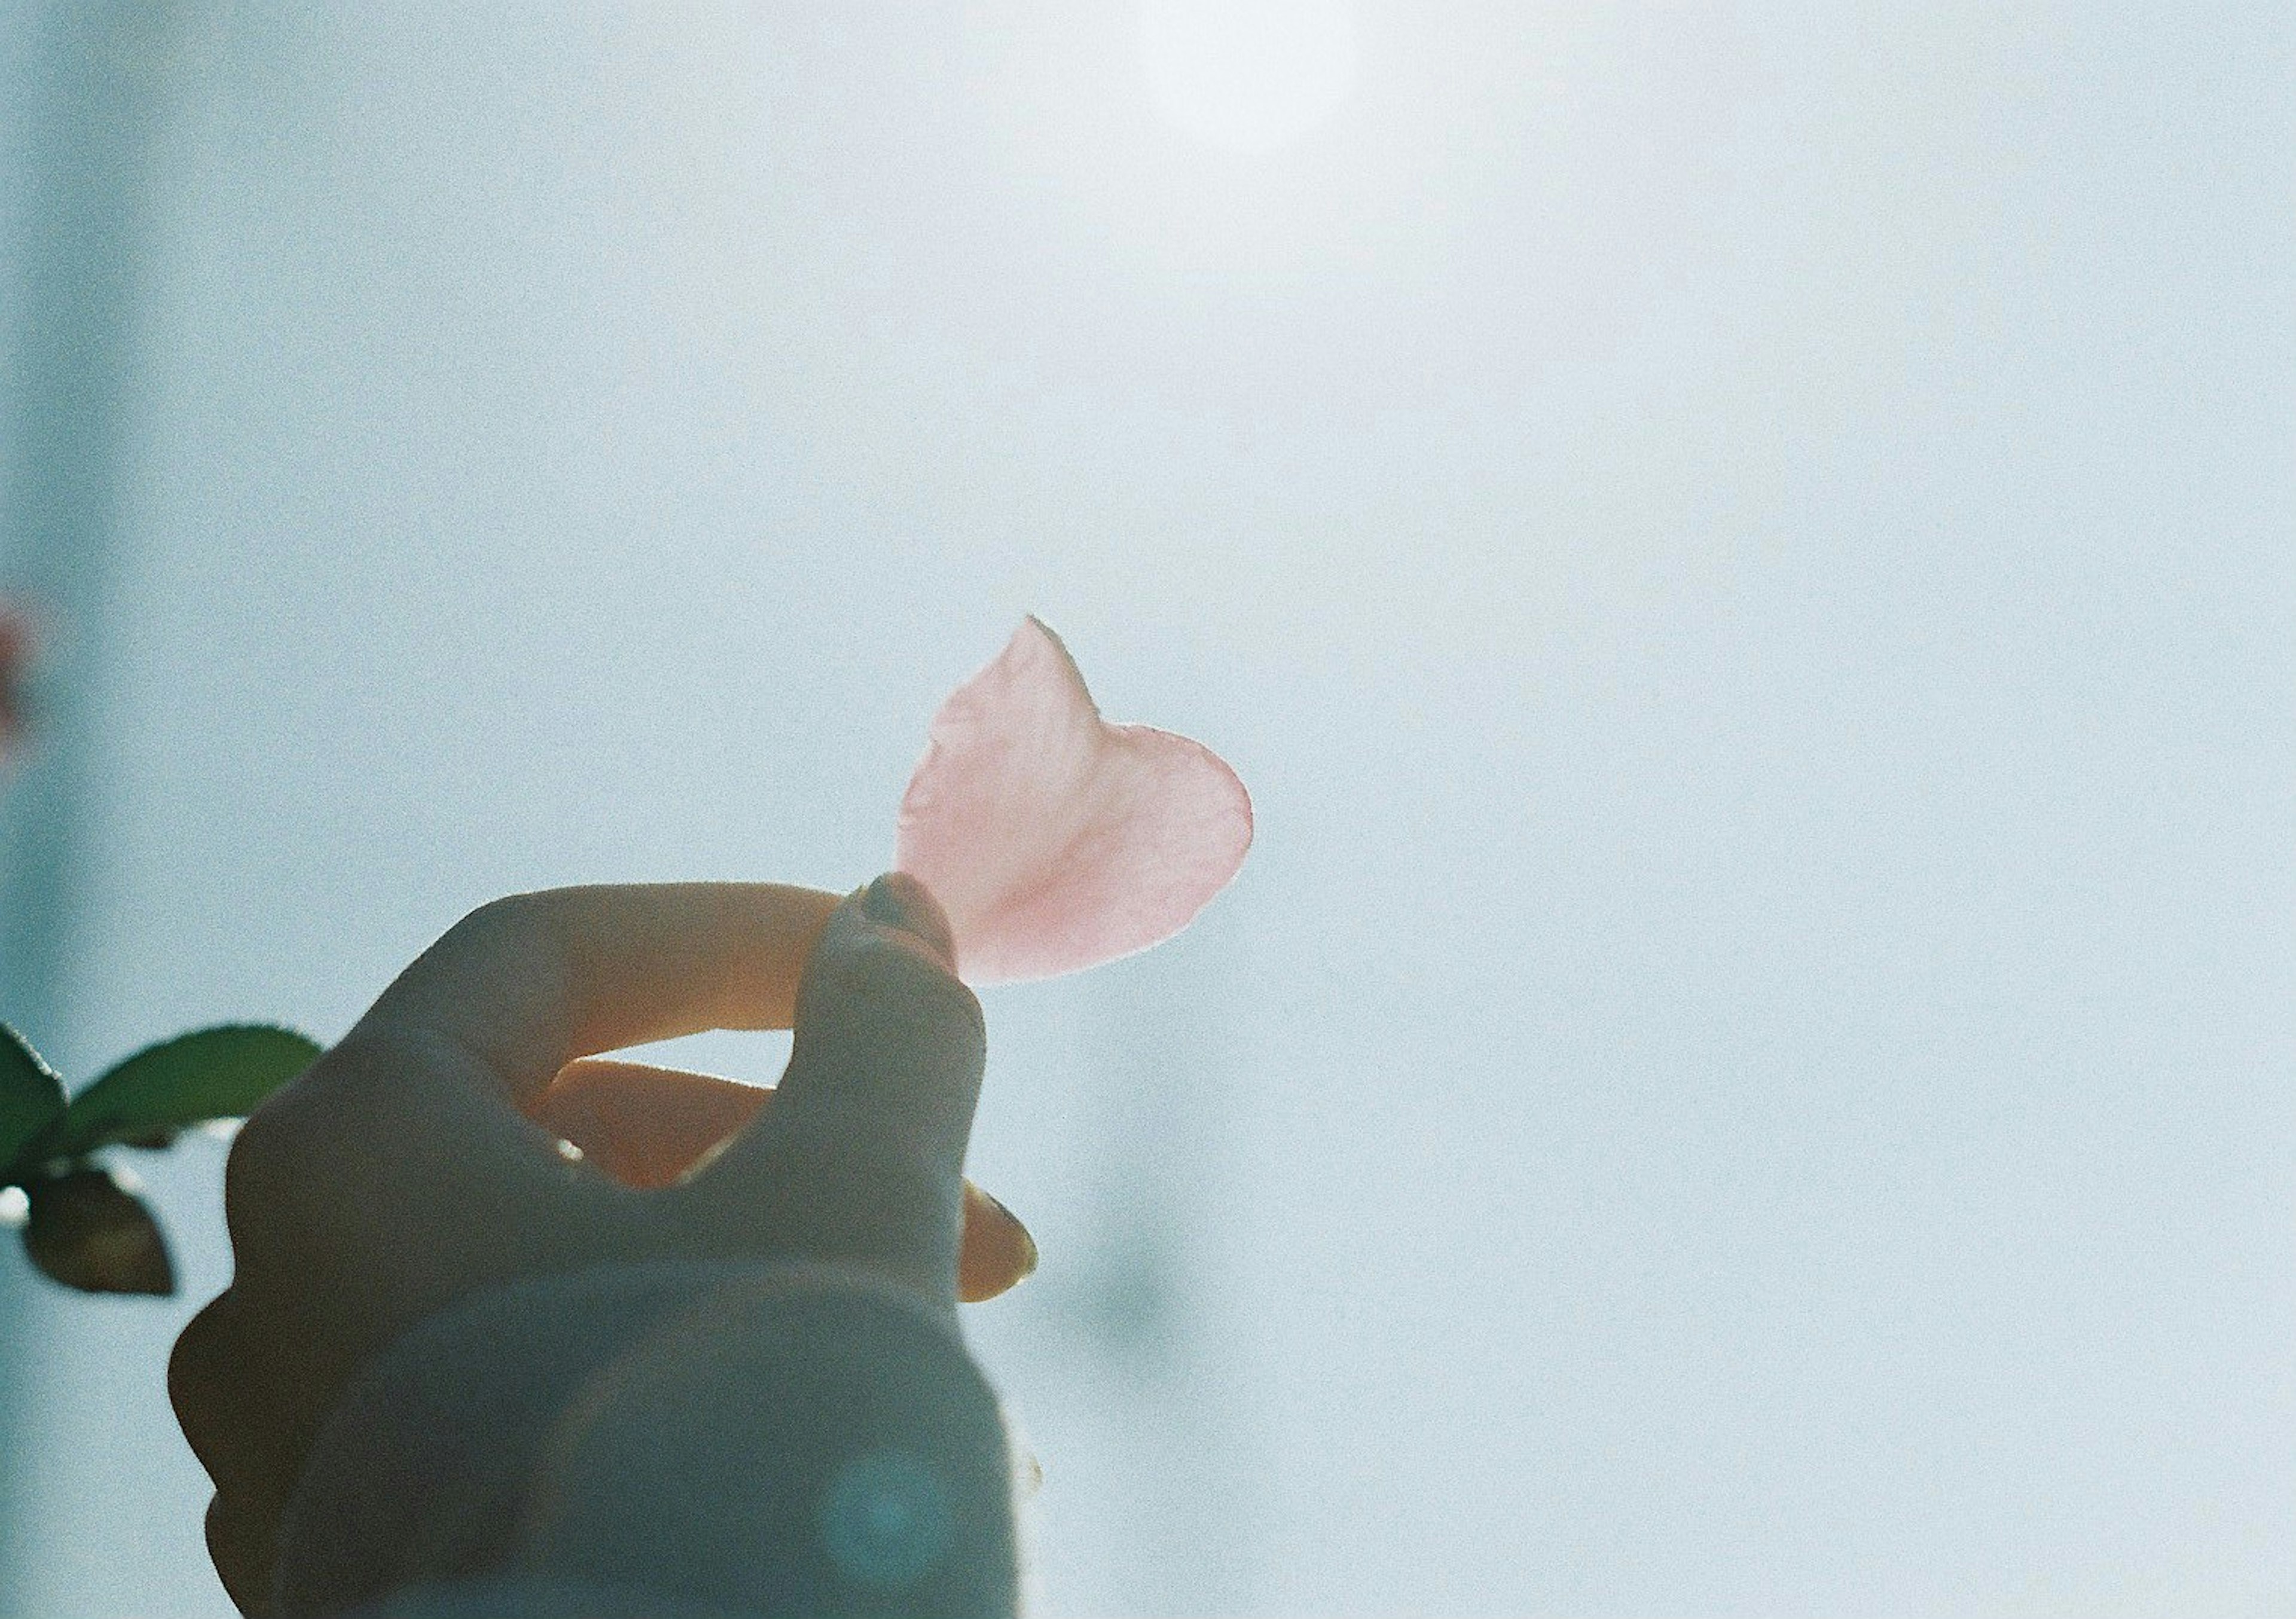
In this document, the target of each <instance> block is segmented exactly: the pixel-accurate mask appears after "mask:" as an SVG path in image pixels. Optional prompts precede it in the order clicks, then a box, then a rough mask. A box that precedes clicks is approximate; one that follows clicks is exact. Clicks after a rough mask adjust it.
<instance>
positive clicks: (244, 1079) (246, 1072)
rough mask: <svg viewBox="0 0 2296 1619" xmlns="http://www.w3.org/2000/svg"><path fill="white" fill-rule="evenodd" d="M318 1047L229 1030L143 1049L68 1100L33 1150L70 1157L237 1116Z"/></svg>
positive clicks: (250, 1028)
mask: <svg viewBox="0 0 2296 1619" xmlns="http://www.w3.org/2000/svg"><path fill="white" fill-rule="evenodd" d="M318 1054H319V1047H318V1046H317V1045H316V1043H314V1042H312V1041H310V1040H307V1039H306V1038H305V1037H304V1036H302V1035H300V1034H297V1033H295V1032H294V1031H293V1030H292V1029H282V1028H273V1027H270V1026H266V1025H261V1024H231V1025H227V1026H225V1027H222V1028H214V1029H201V1030H200V1031H199V1032H198V1033H196V1034H180V1035H177V1036H176V1038H175V1039H173V1040H168V1041H163V1042H161V1043H160V1044H158V1045H155V1046H146V1047H145V1048H144V1049H143V1050H142V1051H138V1052H136V1053H135V1056H133V1057H131V1058H129V1059H127V1061H125V1062H123V1063H121V1064H120V1065H119V1067H116V1068H114V1069H112V1070H111V1072H110V1073H108V1074H106V1075H104V1076H103V1077H102V1078H101V1079H99V1080H97V1081H96V1082H95V1083H94V1084H92V1085H90V1086H89V1087H88V1088H87V1089H86V1090H85V1091H83V1092H80V1093H79V1094H78V1096H76V1097H74V1098H73V1099H72V1101H71V1106H70V1108H69V1109H68V1110H67V1111H66V1112H65V1114H64V1116H63V1121H62V1123H61V1124H60V1125H58V1126H57V1127H56V1128H55V1129H54V1130H53V1132H50V1134H49V1136H48V1138H47V1139H46V1140H45V1141H42V1142H41V1143H40V1146H41V1147H42V1148H43V1149H45V1150H46V1151H47V1152H48V1153H49V1154H50V1155H52V1156H53V1157H80V1156H82V1155H84V1154H86V1153H90V1152H93V1151H94V1150H95V1149H97V1148H99V1147H109V1146H111V1145H112V1144H113V1143H114V1142H117V1141H129V1140H140V1139H144V1138H159V1137H164V1136H165V1135H167V1134H168V1132H171V1131H176V1130H182V1129H184V1128H185V1127H187V1126H189V1125H193V1124H204V1123H205V1122H206V1121H208V1120H209V1119H218V1118H239V1117H241V1116H244V1115H246V1114H249V1113H252V1112H253V1111H254V1110H255V1108H256V1105H257V1104H258V1103H259V1102H260V1101H262V1100H263V1099H264V1098H265V1097H266V1096H268V1095H270V1094H271V1093H272V1092H274V1091H276V1090H277V1089H278V1088H279V1087H280V1086H282V1085H283V1084H285V1083H287V1082H288V1081H289V1080H291V1079H292V1078H294V1077H295V1075H298V1074H300V1073H301V1072H302V1071H303V1070H304V1069H306V1068H307V1067H310V1066H311V1063H312V1060H313V1059H315V1058H316V1057H317V1056H318Z"/></svg>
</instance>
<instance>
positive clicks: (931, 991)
mask: <svg viewBox="0 0 2296 1619" xmlns="http://www.w3.org/2000/svg"><path fill="white" fill-rule="evenodd" d="M947 941H948V931H947V922H946V921H945V920H944V919H943V918H942V916H941V914H940V908H939V906H938V905H937V904H934V903H933V900H932V897H931V895H929V894H927V893H926V892H925V889H924V887H923V885H922V884H921V883H918V882H917V881H916V880H915V879H913V878H907V877H903V876H899V875H898V874H895V875H890V876H886V877H881V878H879V879H877V880H876V881H875V882H874V883H872V884H871V885H870V886H869V887H867V888H866V889H865V890H864V891H863V892H862V893H861V894H858V895H854V896H853V897H852V898H850V899H849V900H847V901H846V902H845V903H844V904H841V905H840V906H839V907H838V909H837V912H836V913H835V915H834V916H832V918H831V920H830V922H829V925H828V927H827V928H825V929H824V931H823V933H822V935H821V938H820V942H819V943H818V944H817V945H816V947H815V950H814V955H813V961H812V963H811V964H810V966H808V969H807V970H806V974H805V978H804V982H803V983H802V985H800V987H799V995H798V1005H797V1032H796V1037H795V1039H794V1041H793V1043H792V1044H791V1054H790V1065H789V1070H788V1072H787V1074H786V1075H784V1076H783V1081H782V1084H781V1089H780V1091H779V1092H778V1094H777V1096H776V1099H775V1104H774V1108H773V1111H772V1113H771V1114H770V1115H769V1116H767V1118H766V1119H764V1120H762V1121H760V1122H759V1123H758V1124H755V1125H753V1126H752V1127H751V1128H750V1129H749V1130H747V1131H745V1132H743V1133H742V1135H741V1136H740V1137H739V1138H737V1139H736V1140H735V1141H734V1143H733V1144H732V1145H731V1146H730V1147H728V1148H727V1149H726V1150H725V1152H723V1153H722V1154H721V1155H719V1157H717V1159H716V1161H715V1162H713V1163H712V1164H710V1165H708V1166H706V1167H705V1168H704V1169H702V1170H701V1173H698V1174H697V1175H696V1176H695V1177H694V1178H693V1181H692V1182H690V1183H689V1185H688V1187H687V1189H686V1190H688V1191H689V1192H691V1193H692V1194H693V1196H694V1198H695V1200H697V1201H698V1202H701V1203H704V1204H707V1205H709V1206H714V1207H715V1208H716V1209H717V1210H718V1211H719V1212H720V1213H721V1214H723V1215H724V1216H725V1217H726V1218H727V1219H728V1221H729V1222H732V1224H731V1226H730V1227H729V1229H732V1230H735V1231H738V1230H740V1229H741V1228H742V1224H743V1222H744V1221H745V1220H746V1222H748V1227H749V1230H750V1232H751V1234H752V1235H753V1236H755V1237H757V1238H759V1239H765V1240H767V1241H771V1242H773V1243H775V1244H776V1245H785V1246H786V1247H790V1248H792V1249H794V1250H796V1251H798V1252H799V1253H807V1254H811V1255H817V1256H820V1257H824V1258H832V1259H842V1260H852V1261H855V1262H858V1263H866V1264H869V1265H872V1266H873V1267H875V1268H878V1269H880V1270H881V1271H884V1272H886V1273H887V1274H889V1275H891V1276H894V1277H896V1278H898V1279H899V1280H903V1281H905V1282H906V1283H908V1284H910V1285H912V1286H914V1287H916V1288H918V1289H919V1290H920V1291H921V1292H922V1293H924V1294H925V1295H926V1296H928V1297H931V1298H934V1299H937V1300H938V1299H943V1298H946V1299H949V1300H954V1298H955V1289H956V1259H957V1252H958V1239H959V1231H960V1219H961V1215H962V1211H963V1204H962V1196H961V1190H960V1189H961V1187H962V1183H963V1176H962V1171H963V1168H964V1149H965V1143H966V1140H967V1138H968V1137H969V1136H970V1134H971V1132H972V1111H973V1105H974V1103H975V1102H976V1101H977V1100H978V1099H979V1097H980V1075H981V1068H982V1065H983V1062H984V1060H985V1059H986V1035H985V1031H984V1027H983V1025H982V1021H981V1016H980V1002H978V1001H976V1000H975V999H974V998H973V996H972V992H971V991H970V990H968V989H966V988H965V987H964V985H963V984H961V983H959V982H958V981H957V978H956V976H955V971H954V969H953V962H952V960H951V957H950V954H949V949H948V943H947Z"/></svg>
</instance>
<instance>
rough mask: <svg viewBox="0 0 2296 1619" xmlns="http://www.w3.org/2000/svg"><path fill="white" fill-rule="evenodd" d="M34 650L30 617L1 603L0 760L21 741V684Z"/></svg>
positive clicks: (22, 707)
mask: <svg viewBox="0 0 2296 1619" xmlns="http://www.w3.org/2000/svg"><path fill="white" fill-rule="evenodd" d="M34 650H35V644H34V641H33V636H32V622H31V620H30V619H29V617H26V616H25V614H24V612H23V611H22V609H19V608H16V607H12V606H10V605H9V604H7V603H5V602H0V762H5V761H6V760H8V759H10V758H12V757H13V756H14V755H15V752H16V748H17V745H18V744H19V743H21V741H22V740H23V737H24V683H25V677H26V675H27V674H28V672H29V670H30V668H31V666H32V654H33V652H34Z"/></svg>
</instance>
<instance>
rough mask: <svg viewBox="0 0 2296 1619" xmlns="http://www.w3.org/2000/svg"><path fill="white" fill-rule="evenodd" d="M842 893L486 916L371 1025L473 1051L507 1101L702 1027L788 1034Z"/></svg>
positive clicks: (430, 956) (617, 892) (511, 910)
mask: <svg viewBox="0 0 2296 1619" xmlns="http://www.w3.org/2000/svg"><path fill="white" fill-rule="evenodd" d="M836 904H837V896H836V895H831V894H824V893H822V892H820V891H819V890H817V889H812V888H796V887H785V886H783V885H781V884H777V883H659V884H635V885H630V886H627V887H586V888H553V889H547V890H545V891H543V892H541V893H537V894H521V895H512V897H511V898H508V899H503V900H496V901H495V902H494V903H493V904H488V905H482V906H480V908H479V909H478V910H476V911H474V912H471V914H470V915H469V916H467V917H465V918H463V920H462V921H460V922H458V923H456V924H455V927H454V928H451V929H449V930H448V931H447V935H446V936H445V937H443V938H441V939H440V940H439V942H438V943H437V944H434V945H432V946H431V947H430V949H429V950H428V951H426V952H424V953H423V954H422V957H421V959H420V960H418V961H415V963H414V965H413V966H412V967H410V968H408V969H406V972H405V973H403V974H401V975H400V977H399V978H398V982H397V983H395V984H393V985H391V986H390V987H389V989H388V990H386V991H384V992H383V994H382V998H381V1000H380V1001H378V1002H375V1004H374V1006H373V1009H372V1010H369V1012H368V1013H367V1015H366V1017H365V1018H363V1019H362V1020H361V1027H362V1028H367V1027H369V1026H376V1027H381V1028H386V1029H389V1030H392V1031H410V1032H412V1033H414V1034H417V1035H419V1036H425V1037H434V1038H440V1039H444V1040H447V1041H450V1042H452V1043H455V1044H456V1045H458V1046H460V1047H462V1048H463V1049H464V1050H467V1051H471V1052H472V1053H473V1054H475V1055H476V1056H477V1057H478V1058H479V1059H480V1062H481V1064H482V1066H483V1067H484V1068H485V1069H486V1070H488V1072H491V1073H492V1074H493V1075H495V1076H496V1078H497V1079H498V1080H499V1081H500V1083H502V1084H503V1085H504V1086H505V1087H506V1088H507V1089H508V1091H509V1093H510V1095H511V1096H512V1098H513V1099H516V1100H521V1101H525V1100H530V1099H531V1098H533V1097H535V1096H537V1095H539V1094H540V1093H541V1092H543V1091H544V1090H545V1089H547V1088H548V1086H549V1084H550V1082H551V1080H552V1079H553V1078H554V1077H555V1076H556V1075H557V1074H558V1072H559V1070H560V1069H562V1068H563V1067H565V1066H566V1065H567V1064H568V1063H570V1062H571V1061H573V1060H574V1059H576V1058H578V1057H589V1056H594V1055H595V1054H597V1053H598V1052H600V1051H615V1050H617V1049H619V1048H620V1047H622V1046H628V1045H641V1044H644V1043H646V1042H648V1041H653V1040H667V1039H669V1038H671V1037H673V1036H675V1035H678V1034H696V1033H699V1032H701V1031H702V1030H704V1029H767V1028H787V1027H788V1026H790V1021H791V1016H792V1013H793V1011H794V1009H795V1004H796V999H797V991H798V986H799V982H800V980H801V978H802V975H803V973H804V970H805V966H806V961H807V959H808V956H809V955H810V954H811V953H812V951H813V947H814V944H815V941H816V939H817V938H818V937H819V936H820V935H821V930H822V928H823V926H824V923H826V922H827V920H828V919H829V914H830V912H831V911H832V909H834V908H835V906H836Z"/></svg>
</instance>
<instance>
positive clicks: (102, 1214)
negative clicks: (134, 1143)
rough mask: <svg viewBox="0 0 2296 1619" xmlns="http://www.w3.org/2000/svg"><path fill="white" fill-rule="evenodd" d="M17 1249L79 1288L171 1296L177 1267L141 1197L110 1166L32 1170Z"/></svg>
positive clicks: (53, 1275)
mask: <svg viewBox="0 0 2296 1619" xmlns="http://www.w3.org/2000/svg"><path fill="white" fill-rule="evenodd" d="M24 1190H25V1193H26V1194H27V1195H28V1196H29V1198H31V1204H32V1207H31V1217H30V1218H29V1220H28V1221H27V1222H25V1225H24V1252H25V1253H26V1254H28V1255H30V1256H31V1260H32V1263H34V1264H36V1265H37V1266H39V1267H40V1269H41V1271H43V1272H45V1274H46V1275H47V1276H48V1277H50V1278H51V1279H52V1280H56V1281H60V1282H61V1283H63V1285H64V1286H65V1287H67V1288H78V1289H79V1290H80V1291H81V1292H83V1293H152V1294H163V1293H173V1292H174V1291H175V1290H176V1267H175V1266H174V1264H173V1263H170V1262H169V1260H168V1243H167V1239H165V1238H164V1237H162V1236H160V1222H158V1221H156V1220H154V1219H152V1211H151V1210H150V1209H148V1208H146V1207H144V1206H143V1199H142V1198H139V1197H137V1196H136V1195H135V1193H133V1192H131V1191H129V1190H127V1188H125V1187H123V1186H121V1185H120V1184H119V1182H118V1181H117V1180H115V1179H114V1178H113V1177H112V1174H111V1172H110V1171H109V1170H102V1169H76V1170H73V1171H71V1172H70V1173H68V1174H61V1175H55V1176H45V1175H36V1176H34V1177H32V1179H30V1180H29V1181H28V1182H26V1183H25V1186H24Z"/></svg>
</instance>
